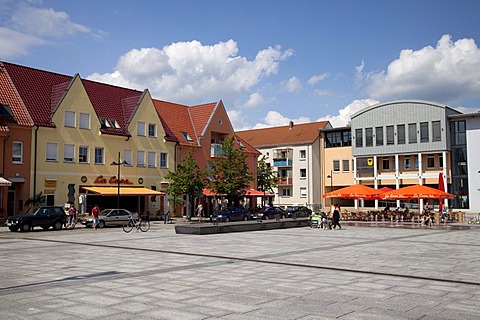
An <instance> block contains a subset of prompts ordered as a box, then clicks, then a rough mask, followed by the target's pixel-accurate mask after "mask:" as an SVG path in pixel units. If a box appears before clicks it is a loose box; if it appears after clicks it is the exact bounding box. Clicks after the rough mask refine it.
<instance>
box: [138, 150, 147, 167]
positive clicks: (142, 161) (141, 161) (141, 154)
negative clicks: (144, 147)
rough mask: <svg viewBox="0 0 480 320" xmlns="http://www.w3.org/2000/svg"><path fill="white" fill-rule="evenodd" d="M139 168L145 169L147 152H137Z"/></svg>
mask: <svg viewBox="0 0 480 320" xmlns="http://www.w3.org/2000/svg"><path fill="white" fill-rule="evenodd" d="M137 167H145V151H137Z"/></svg>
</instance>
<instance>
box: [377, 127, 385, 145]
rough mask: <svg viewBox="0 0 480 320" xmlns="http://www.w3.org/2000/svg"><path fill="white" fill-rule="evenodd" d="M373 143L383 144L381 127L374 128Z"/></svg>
mask: <svg viewBox="0 0 480 320" xmlns="http://www.w3.org/2000/svg"><path fill="white" fill-rule="evenodd" d="M375 145H376V146H383V127H376V128H375Z"/></svg>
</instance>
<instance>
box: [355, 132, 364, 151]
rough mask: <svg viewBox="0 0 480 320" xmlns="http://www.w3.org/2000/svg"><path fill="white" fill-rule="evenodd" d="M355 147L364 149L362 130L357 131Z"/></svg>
mask: <svg viewBox="0 0 480 320" xmlns="http://www.w3.org/2000/svg"><path fill="white" fill-rule="evenodd" d="M355 147H356V148H361V147H363V135H362V129H355Z"/></svg>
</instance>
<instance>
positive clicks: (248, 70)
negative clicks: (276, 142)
mask: <svg viewBox="0 0 480 320" xmlns="http://www.w3.org/2000/svg"><path fill="white" fill-rule="evenodd" d="M292 54H293V51H292V50H285V51H283V50H281V48H280V47H279V46H276V47H269V48H267V49H264V50H260V51H259V52H258V53H257V55H256V56H255V59H254V60H251V61H249V60H248V59H247V58H245V57H242V56H239V55H238V47H237V43H236V42H235V41H234V40H228V41H226V42H219V43H217V44H214V45H210V46H209V45H202V44H201V43H200V42H199V41H195V40H194V41H189V42H175V43H172V44H171V45H167V46H165V47H163V48H162V49H158V48H141V49H133V50H131V51H129V52H127V53H125V54H124V55H123V56H121V57H120V58H119V60H118V62H117V65H116V67H115V70H114V71H113V72H112V73H106V74H98V73H94V74H92V75H90V76H88V78H89V79H91V80H96V81H101V82H107V83H111V84H115V85H120V86H126V87H130V88H136V89H139V90H142V89H144V88H148V89H149V90H150V91H151V92H152V95H153V96H154V97H155V98H159V99H165V100H170V101H177V102H180V103H186V104H189V103H199V102H201V101H202V102H205V99H218V98H219V97H222V98H223V99H226V97H231V96H233V95H235V94H238V93H248V92H249V91H250V90H251V89H252V88H253V86H255V85H256V84H257V83H259V81H260V80H261V79H262V78H264V77H267V76H270V75H273V74H275V73H276V72H277V70H278V66H279V63H280V61H282V60H285V59H287V58H288V57H290V56H291V55H292ZM254 98H255V96H254Z"/></svg>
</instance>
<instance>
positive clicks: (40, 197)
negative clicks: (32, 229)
mask: <svg viewBox="0 0 480 320" xmlns="http://www.w3.org/2000/svg"><path fill="white" fill-rule="evenodd" d="M25 205H26V206H32V207H35V206H43V205H45V195H44V194H43V192H41V191H40V193H39V194H37V195H35V196H34V197H32V198H28V199H27V201H25Z"/></svg>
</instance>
